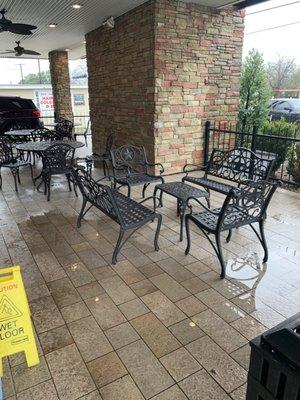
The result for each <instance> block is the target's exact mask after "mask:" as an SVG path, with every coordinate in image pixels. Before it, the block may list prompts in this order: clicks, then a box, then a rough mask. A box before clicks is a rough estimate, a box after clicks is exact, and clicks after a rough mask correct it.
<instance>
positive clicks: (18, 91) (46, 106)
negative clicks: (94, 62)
mask: <svg viewBox="0 0 300 400" xmlns="http://www.w3.org/2000/svg"><path fill="white" fill-rule="evenodd" d="M0 96H19V97H23V98H27V99H32V100H33V101H34V103H35V104H36V106H37V107H38V108H39V109H40V110H41V112H42V116H44V117H46V116H50V115H51V116H53V115H54V107H53V95H52V87H51V85H38V84H34V85H0ZM71 100H72V110H73V114H74V116H86V115H89V94H88V87H87V86H77V85H71Z"/></svg>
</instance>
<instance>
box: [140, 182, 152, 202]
mask: <svg viewBox="0 0 300 400" xmlns="http://www.w3.org/2000/svg"><path fill="white" fill-rule="evenodd" d="M149 185H150V183H145V184H144V186H143V191H142V198H143V199H144V198H145V192H146V189H147V187H148V186H149Z"/></svg>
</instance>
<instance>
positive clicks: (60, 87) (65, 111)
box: [49, 50, 73, 121]
mask: <svg viewBox="0 0 300 400" xmlns="http://www.w3.org/2000/svg"><path fill="white" fill-rule="evenodd" d="M49 62H50V73H51V83H52V91H53V100H54V110H55V119H68V120H71V121H72V120H73V111H72V99H71V90H70V75H69V60H68V53H67V52H66V51H60V50H54V51H51V52H50V53H49Z"/></svg>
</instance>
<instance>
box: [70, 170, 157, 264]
mask: <svg viewBox="0 0 300 400" xmlns="http://www.w3.org/2000/svg"><path fill="white" fill-rule="evenodd" d="M72 173H73V176H74V180H75V182H76V184H77V185H78V187H79V189H80V192H81V194H82V197H83V203H82V207H81V211H80V214H79V216H78V219H77V227H78V228H80V226H81V220H82V219H83V217H84V216H85V214H86V213H87V212H88V211H89V210H90V208H91V207H93V206H94V207H96V208H98V209H99V210H101V211H102V212H103V213H104V214H106V215H107V216H108V217H110V218H111V219H113V220H114V221H115V222H116V223H117V224H119V225H120V232H119V237H118V240H117V244H116V246H115V250H114V252H113V256H112V263H113V264H116V262H117V255H118V253H119V251H120V249H121V248H122V247H123V245H124V244H125V242H126V241H127V240H128V239H129V238H130V236H131V235H132V234H133V233H134V232H135V231H136V230H137V229H139V228H140V227H142V226H143V225H145V224H146V223H148V222H150V221H153V220H154V219H155V218H157V219H158V223H157V229H156V233H155V237H154V248H155V250H156V251H158V250H159V247H158V236H159V232H160V227H161V221H162V216H161V214H157V213H156V212H154V211H153V210H150V209H149V208H147V207H145V206H143V205H142V204H141V203H138V202H136V201H135V200H133V199H131V198H129V197H127V196H125V195H123V194H122V193H120V192H118V191H117V190H116V189H111V188H110V187H109V186H106V185H102V184H100V183H99V181H98V182H96V181H95V180H94V179H93V178H92V177H91V176H90V174H89V173H87V172H86V171H85V170H84V169H81V168H79V169H77V170H75V169H73V171H72ZM103 179H105V178H103ZM151 198H153V197H151ZM146 200H148V199H145V200H143V201H142V202H144V201H146ZM88 203H89V204H90V206H89V207H88V208H87V209H86V206H87V204H88ZM127 230H132V232H131V233H130V235H128V236H127V238H126V239H125V240H124V241H123V237H124V233H125V231H127Z"/></svg>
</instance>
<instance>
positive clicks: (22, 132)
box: [4, 129, 34, 137]
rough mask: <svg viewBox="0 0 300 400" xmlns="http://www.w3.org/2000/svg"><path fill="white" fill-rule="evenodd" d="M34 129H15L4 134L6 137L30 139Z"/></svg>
mask: <svg viewBox="0 0 300 400" xmlns="http://www.w3.org/2000/svg"><path fill="white" fill-rule="evenodd" d="M33 131H34V129H14V130H11V131H7V132H4V135H5V136H16V137H30V136H31V133H32V132H33Z"/></svg>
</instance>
